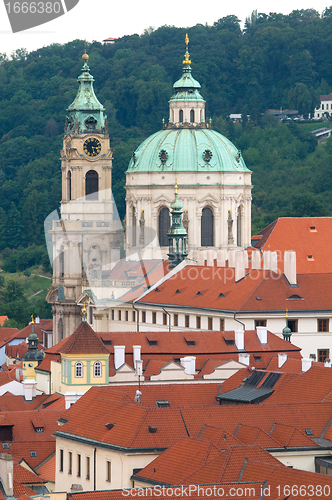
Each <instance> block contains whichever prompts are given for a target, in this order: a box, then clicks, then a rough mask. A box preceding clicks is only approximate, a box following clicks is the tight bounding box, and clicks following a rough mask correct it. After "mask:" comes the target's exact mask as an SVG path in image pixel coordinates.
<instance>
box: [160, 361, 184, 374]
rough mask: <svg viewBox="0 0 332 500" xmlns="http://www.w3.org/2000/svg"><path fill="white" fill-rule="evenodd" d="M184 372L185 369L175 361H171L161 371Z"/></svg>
mask: <svg viewBox="0 0 332 500" xmlns="http://www.w3.org/2000/svg"><path fill="white" fill-rule="evenodd" d="M170 370H171V371H180V372H183V371H184V367H183V366H181V365H179V364H178V363H175V362H174V361H169V362H168V363H167V364H166V365H164V366H162V367H161V369H160V372H164V371H170Z"/></svg>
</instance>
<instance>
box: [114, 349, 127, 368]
mask: <svg viewBox="0 0 332 500" xmlns="http://www.w3.org/2000/svg"><path fill="white" fill-rule="evenodd" d="M125 349H126V346H124V345H115V346H114V368H115V369H116V370H118V368H120V366H122V365H123V364H124V362H125Z"/></svg>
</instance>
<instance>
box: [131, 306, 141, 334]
mask: <svg viewBox="0 0 332 500" xmlns="http://www.w3.org/2000/svg"><path fill="white" fill-rule="evenodd" d="M132 306H133V309H135V311H136V318H137V319H136V323H137V325H136V331H137V332H139V309H137V308H136V307H135V306H134V303H133V304H132Z"/></svg>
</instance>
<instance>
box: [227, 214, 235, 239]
mask: <svg viewBox="0 0 332 500" xmlns="http://www.w3.org/2000/svg"><path fill="white" fill-rule="evenodd" d="M227 225H228V244H229V245H234V236H233V219H232V212H231V211H230V210H228V219H227Z"/></svg>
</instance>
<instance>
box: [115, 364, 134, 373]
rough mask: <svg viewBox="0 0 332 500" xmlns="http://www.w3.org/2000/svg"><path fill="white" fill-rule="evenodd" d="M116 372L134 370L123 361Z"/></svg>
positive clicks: (132, 371) (131, 371)
mask: <svg viewBox="0 0 332 500" xmlns="http://www.w3.org/2000/svg"><path fill="white" fill-rule="evenodd" d="M116 373H135V370H134V368H133V367H132V366H130V365H128V364H127V363H123V365H121V366H120V368H118V369H117V370H116Z"/></svg>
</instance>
